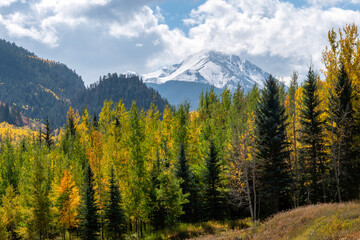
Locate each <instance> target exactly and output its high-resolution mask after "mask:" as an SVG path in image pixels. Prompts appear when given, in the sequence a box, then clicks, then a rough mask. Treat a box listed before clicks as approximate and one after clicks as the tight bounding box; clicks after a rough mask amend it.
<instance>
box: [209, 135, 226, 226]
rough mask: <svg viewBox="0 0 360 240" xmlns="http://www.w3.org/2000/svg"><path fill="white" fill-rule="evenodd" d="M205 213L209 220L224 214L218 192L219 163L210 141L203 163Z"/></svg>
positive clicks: (212, 143)
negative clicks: (207, 153)
mask: <svg viewBox="0 0 360 240" xmlns="http://www.w3.org/2000/svg"><path fill="white" fill-rule="evenodd" d="M204 175H205V176H204V180H205V194H204V198H205V209H204V210H205V212H206V213H207V214H206V215H207V216H208V218H209V219H213V220H214V219H219V218H221V217H222V216H221V215H222V214H224V211H223V208H224V203H223V199H222V196H221V193H220V191H219V188H220V183H221V182H220V163H219V158H218V153H217V152H216V149H215V145H214V142H213V141H210V146H209V155H208V157H207V158H206V163H205V174H204Z"/></svg>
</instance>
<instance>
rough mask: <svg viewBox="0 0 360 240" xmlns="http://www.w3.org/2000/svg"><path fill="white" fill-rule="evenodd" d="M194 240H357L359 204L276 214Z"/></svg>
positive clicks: (345, 204) (197, 237) (359, 235)
mask: <svg viewBox="0 0 360 240" xmlns="http://www.w3.org/2000/svg"><path fill="white" fill-rule="evenodd" d="M191 239H197V240H240V239H242V240H248V239H256V240H261V239H264V240H272V239H274V240H287V239H289V240H290V239H292V240H327V239H329V240H332V239H341V240H355V239H360V204H359V203H354V202H350V203H339V204H318V205H311V206H306V207H300V208H297V209H294V210H291V211H287V212H282V213H279V214H276V215H275V216H273V217H272V218H270V219H268V220H267V221H265V222H264V223H261V224H254V225H252V226H250V227H248V228H247V229H239V230H229V231H226V232H216V233H214V234H209V235H206V236H196V237H193V238H191Z"/></svg>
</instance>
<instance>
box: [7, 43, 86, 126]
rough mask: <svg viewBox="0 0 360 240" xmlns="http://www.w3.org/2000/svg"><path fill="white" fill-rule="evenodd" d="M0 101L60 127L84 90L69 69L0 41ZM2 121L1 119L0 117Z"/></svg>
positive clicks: (78, 78)
mask: <svg viewBox="0 0 360 240" xmlns="http://www.w3.org/2000/svg"><path fill="white" fill-rule="evenodd" d="M0 79H1V80H0V82H1V85H0V96H1V97H0V101H1V102H3V103H4V102H7V103H10V104H16V106H17V107H18V108H19V110H21V112H22V113H23V114H24V115H25V116H27V117H31V118H34V119H40V120H43V121H44V120H45V118H46V116H49V120H50V121H51V122H52V123H53V124H54V125H55V126H59V125H60V124H63V123H64V122H65V121H64V120H65V114H66V111H67V109H68V107H69V103H68V102H69V100H71V99H72V98H73V96H74V95H75V94H76V93H77V92H78V91H80V90H83V89H85V86H84V83H83V81H82V80H81V77H80V76H79V75H77V74H76V73H75V72H74V71H72V70H70V69H69V68H68V67H67V66H65V65H64V64H61V63H57V62H54V61H49V60H45V59H41V58H38V57H37V56H36V55H35V54H33V53H31V52H29V51H27V50H25V49H23V48H21V47H18V46H16V45H15V44H11V43H9V42H6V41H5V40H0ZM0 119H1V117H0Z"/></svg>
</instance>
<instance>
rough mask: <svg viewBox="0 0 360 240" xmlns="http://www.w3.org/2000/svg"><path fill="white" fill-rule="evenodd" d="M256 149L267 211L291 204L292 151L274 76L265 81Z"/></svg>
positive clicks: (257, 123) (270, 211)
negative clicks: (288, 148) (290, 168)
mask: <svg viewBox="0 0 360 240" xmlns="http://www.w3.org/2000/svg"><path fill="white" fill-rule="evenodd" d="M255 126H256V146H255V148H256V150H257V158H258V161H259V165H260V170H259V171H260V172H259V175H260V176H259V177H260V181H261V183H260V184H261V196H262V199H263V203H262V204H261V206H262V207H263V208H264V210H265V214H272V213H274V212H278V211H279V210H282V209H286V208H287V207H289V203H288V199H289V197H288V194H287V193H288V189H289V185H290V184H291V179H290V176H289V166H288V164H287V161H288V159H289V152H288V151H287V150H286V148H287V145H288V144H287V142H286V135H285V128H286V116H285V108H284V106H283V103H282V102H281V101H280V93H279V83H278V81H277V80H276V79H275V78H274V77H273V76H271V75H270V76H269V78H268V79H267V80H266V81H265V86H264V89H263V90H262V92H261V96H260V100H259V104H258V107H257V109H256V111H255Z"/></svg>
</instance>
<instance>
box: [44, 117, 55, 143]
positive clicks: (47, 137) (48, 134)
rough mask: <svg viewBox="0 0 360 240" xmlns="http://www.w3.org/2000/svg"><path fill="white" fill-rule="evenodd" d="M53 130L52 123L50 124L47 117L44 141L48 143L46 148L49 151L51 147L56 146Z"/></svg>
mask: <svg viewBox="0 0 360 240" xmlns="http://www.w3.org/2000/svg"><path fill="white" fill-rule="evenodd" d="M51 132H52V130H51V127H50V122H49V118H48V117H46V122H45V136H44V140H45V143H46V146H47V147H48V149H50V148H51V146H52V145H53V144H54V141H53V140H52V133H51Z"/></svg>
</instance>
